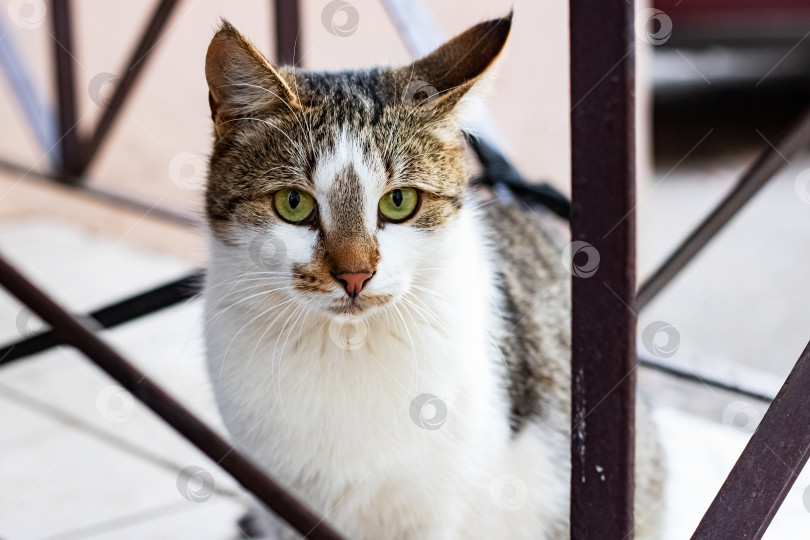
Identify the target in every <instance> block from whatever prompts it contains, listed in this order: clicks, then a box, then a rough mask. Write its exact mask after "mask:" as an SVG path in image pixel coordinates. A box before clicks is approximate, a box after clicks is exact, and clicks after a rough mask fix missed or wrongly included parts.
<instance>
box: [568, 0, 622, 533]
mask: <svg viewBox="0 0 810 540" xmlns="http://www.w3.org/2000/svg"><path fill="white" fill-rule="evenodd" d="M569 9H570V28H571V34H570V39H571V103H572V105H573V109H572V111H571V164H572V166H571V193H572V204H571V239H572V244H571V245H570V249H571V254H570V255H571V258H572V259H573V260H572V261H571V263H572V264H571V267H572V269H573V268H575V267H576V265H577V264H582V265H584V267H583V269H582V271H572V274H574V276H573V277H572V280H573V283H572V314H571V329H572V348H571V363H572V365H571V377H572V381H571V382H572V411H571V413H572V414H571V418H572V433H571V538H572V539H573V540H591V539H593V538H609V539H625V540H632V538H633V496H634V481H635V474H634V473H635V471H634V463H635V392H636V377H635V374H636V316H635V310H634V308H633V306H634V305H635V286H636V283H635V267H636V259H635V214H634V212H633V209H634V208H635V169H634V162H635V154H634V151H635V137H634V135H635V129H634V128H635V126H634V99H633V81H634V76H633V53H632V51H633V41H632V40H633V30H632V28H631V27H630V24H631V23H632V20H633V3H632V2H625V1H624V0H581V1H577V2H571V3H570V7H569ZM608 232H610V234H607V233H608ZM579 256H585V257H587V262H578V259H576V257H579ZM593 270H595V272H594V271H593Z"/></svg>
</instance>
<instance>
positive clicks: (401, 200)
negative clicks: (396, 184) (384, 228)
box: [380, 187, 419, 223]
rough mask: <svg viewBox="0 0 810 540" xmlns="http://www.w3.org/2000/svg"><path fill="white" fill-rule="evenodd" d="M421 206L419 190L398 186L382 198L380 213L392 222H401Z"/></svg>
mask: <svg viewBox="0 0 810 540" xmlns="http://www.w3.org/2000/svg"><path fill="white" fill-rule="evenodd" d="M417 206H419V192H417V191H416V190H415V189H414V188H409V187H406V188H397V189H394V190H391V191H389V192H388V193H386V194H385V195H383V196H382V198H381V199H380V214H382V216H383V217H384V218H385V219H387V220H388V221H390V222H392V223H400V222H402V221H405V220H406V219H408V218H409V217H411V216H412V215H413V214H414V212H416V207H417Z"/></svg>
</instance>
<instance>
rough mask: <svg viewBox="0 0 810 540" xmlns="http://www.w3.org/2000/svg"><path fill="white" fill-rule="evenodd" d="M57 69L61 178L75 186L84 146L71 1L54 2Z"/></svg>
mask: <svg viewBox="0 0 810 540" xmlns="http://www.w3.org/2000/svg"><path fill="white" fill-rule="evenodd" d="M51 24H52V31H53V34H52V35H51V38H52V40H53V48H54V49H53V50H54V65H55V67H56V96H57V100H58V103H59V113H58V115H59V122H58V124H59V150H60V152H59V156H60V162H61V167H60V169H59V174H58V177H59V179H60V180H62V181H64V182H75V181H76V174H77V173H78V172H79V169H80V168H81V163H82V155H81V152H82V144H81V139H80V138H79V131H78V116H77V114H76V82H75V80H74V69H73V62H74V61H75V60H74V57H73V30H72V27H71V25H72V22H71V15H70V0H53V1H52V2H51Z"/></svg>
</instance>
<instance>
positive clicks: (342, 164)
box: [312, 127, 385, 234]
mask: <svg viewBox="0 0 810 540" xmlns="http://www.w3.org/2000/svg"><path fill="white" fill-rule="evenodd" d="M375 158H376V154H375V152H370V151H369V149H368V148H367V147H364V145H362V144H361V143H360V141H359V139H358V138H357V136H355V135H353V134H351V133H350V132H349V130H348V129H347V128H346V127H344V128H343V129H342V130H341V132H340V136H338V137H337V138H336V139H335V141H334V143H333V145H332V147H331V149H330V151H328V152H325V153H323V154H321V155H319V156H318V158H317V159H316V160H315V167H314V171H313V179H312V181H313V184H314V186H315V194H316V197H317V198H318V199H319V200H320V201H321V206H320V211H321V224H322V226H323V227H324V228H325V229H326V230H327V231H330V232H332V231H335V232H337V231H339V230H343V231H345V232H347V233H352V234H360V233H361V232H365V233H371V232H373V231H374V229H375V228H376V223H377V212H376V201H377V199H378V198H379V197H380V195H381V194H382V193H381V190H382V188H383V186H384V185H385V170H384V168H383V167H382V165H381V161H380V160H379V159H375Z"/></svg>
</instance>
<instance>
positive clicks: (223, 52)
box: [205, 20, 300, 137]
mask: <svg viewBox="0 0 810 540" xmlns="http://www.w3.org/2000/svg"><path fill="white" fill-rule="evenodd" d="M205 78H206V79H207V80H208V102H209V104H210V105H211V118H212V119H213V120H214V131H215V133H216V135H217V137H220V136H221V135H222V134H223V133H224V132H225V131H227V130H228V129H230V127H231V126H229V125H228V124H227V122H229V121H231V120H235V119H238V118H245V117H249V116H252V115H255V114H257V113H261V114H263V115H267V114H271V113H272V112H273V111H274V110H276V109H277V108H279V107H282V108H284V109H287V107H289V108H290V109H292V110H293V111H296V110H297V109H298V108H299V107H300V105H299V103H298V100H297V99H296V94H295V92H294V91H293V90H292V89H291V88H290V85H289V83H288V82H287V81H286V80H285V79H284V77H283V76H282V75H281V74H280V73H279V72H278V71H277V70H276V69H275V68H274V67H273V66H272V65H271V64H270V62H268V61H267V59H266V58H265V57H264V56H263V55H262V53H260V52H259V51H258V50H257V49H256V47H254V46H253V44H252V43H250V42H249V41H248V40H247V39H246V38H245V37H244V36H243V35H242V34H240V33H239V31H237V30H236V28H234V27H233V26H231V24H230V23H229V22H228V21H226V20H223V21H222V26H221V27H220V29H219V31H217V33H216V35H214V37H213V39H212V40H211V43H210V44H209V45H208V53H207V54H206V57H205Z"/></svg>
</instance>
